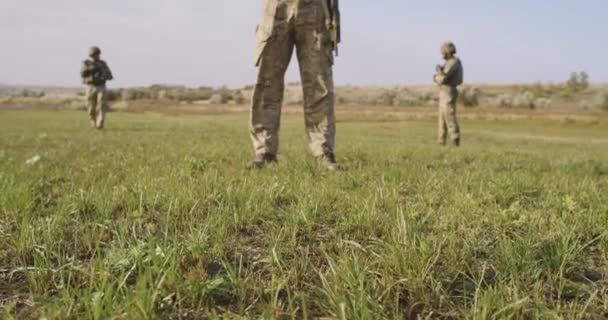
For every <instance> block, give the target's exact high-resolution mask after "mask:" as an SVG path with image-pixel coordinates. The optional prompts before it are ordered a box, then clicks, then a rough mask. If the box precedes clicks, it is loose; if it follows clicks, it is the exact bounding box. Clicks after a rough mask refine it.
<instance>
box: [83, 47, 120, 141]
mask: <svg viewBox="0 0 608 320" xmlns="http://www.w3.org/2000/svg"><path fill="white" fill-rule="evenodd" d="M100 56H101V50H100V49H99V48H98V47H92V48H91V49H89V57H90V59H87V60H85V61H84V62H83V63H82V68H81V69H80V76H81V77H82V82H83V83H84V84H86V85H87V91H86V97H87V108H88V112H89V117H90V119H91V126H92V127H93V128H96V129H98V130H101V129H103V121H104V116H105V112H106V110H107V107H108V106H107V94H106V81H110V80H112V79H113V77H112V72H111V71H110V68H109V67H108V65H107V64H106V62H105V61H103V60H101V59H100Z"/></svg>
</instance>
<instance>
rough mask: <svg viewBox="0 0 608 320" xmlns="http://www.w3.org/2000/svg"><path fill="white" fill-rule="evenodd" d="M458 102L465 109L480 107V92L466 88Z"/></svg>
mask: <svg viewBox="0 0 608 320" xmlns="http://www.w3.org/2000/svg"><path fill="white" fill-rule="evenodd" d="M458 100H459V101H460V103H461V104H462V105H463V106H465V107H477V106H478V105H479V90H478V89H477V88H474V87H468V88H467V87H465V88H463V89H462V90H461V91H460V94H459V96H458Z"/></svg>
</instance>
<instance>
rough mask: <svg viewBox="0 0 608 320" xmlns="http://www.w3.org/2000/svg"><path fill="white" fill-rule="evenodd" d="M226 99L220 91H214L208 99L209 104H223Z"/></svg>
mask: <svg viewBox="0 0 608 320" xmlns="http://www.w3.org/2000/svg"><path fill="white" fill-rule="evenodd" d="M227 101H228V100H227V99H226V98H225V97H224V95H222V94H221V93H214V94H213V95H212V96H211V98H210V99H209V103H211V104H225V103H226V102H227Z"/></svg>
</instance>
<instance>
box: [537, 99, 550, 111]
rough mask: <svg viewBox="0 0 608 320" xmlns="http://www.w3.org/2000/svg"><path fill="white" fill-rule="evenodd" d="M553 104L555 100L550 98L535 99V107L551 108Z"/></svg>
mask: <svg viewBox="0 0 608 320" xmlns="http://www.w3.org/2000/svg"><path fill="white" fill-rule="evenodd" d="M552 104H553V100H551V99H549V98H537V99H535V100H534V108H535V109H548V108H551V105H552Z"/></svg>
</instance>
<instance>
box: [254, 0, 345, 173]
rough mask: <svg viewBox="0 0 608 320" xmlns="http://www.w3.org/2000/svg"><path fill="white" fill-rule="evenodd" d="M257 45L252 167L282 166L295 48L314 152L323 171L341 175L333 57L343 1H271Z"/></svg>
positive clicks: (261, 26) (309, 135)
mask: <svg viewBox="0 0 608 320" xmlns="http://www.w3.org/2000/svg"><path fill="white" fill-rule="evenodd" d="M256 42H257V44H256V50H255V64H256V66H257V67H258V77H257V81H256V84H255V89H254V92H253V98H252V105H251V123H250V136H251V140H252V141H253V148H254V152H255V158H254V160H253V161H252V162H251V163H250V164H249V166H248V167H250V168H261V167H263V166H264V165H265V164H268V163H273V162H276V161H277V152H278V149H279V127H280V117H281V107H282V104H283V92H284V88H285V84H284V82H285V71H286V70H287V67H288V65H289V62H290V59H291V55H292V52H293V50H294V47H295V50H296V56H297V58H298V62H299V64H300V77H301V80H302V87H303V90H304V117H305V126H306V133H307V135H308V141H309V147H310V150H311V151H312V154H313V156H315V157H316V158H317V161H318V163H319V164H320V165H322V166H323V167H325V168H327V169H329V170H338V169H340V167H339V165H338V164H337V162H336V159H335V156H334V148H335V134H336V116H335V111H334V83H333V71H332V68H333V55H334V53H336V54H337V45H338V43H339V42H340V15H339V10H338V0H265V8H264V16H263V19H262V22H261V24H259V25H258V26H257V29H256Z"/></svg>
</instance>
